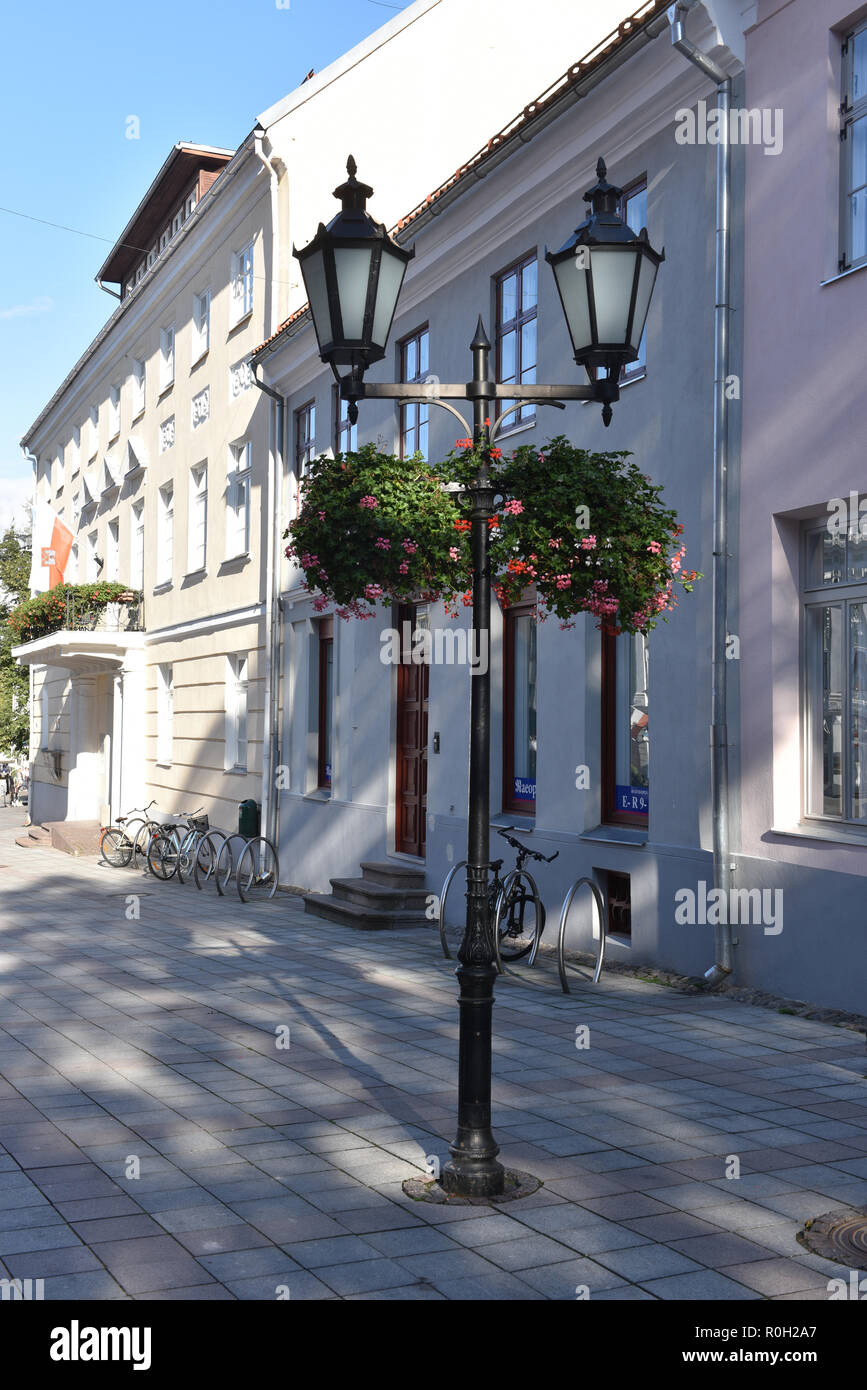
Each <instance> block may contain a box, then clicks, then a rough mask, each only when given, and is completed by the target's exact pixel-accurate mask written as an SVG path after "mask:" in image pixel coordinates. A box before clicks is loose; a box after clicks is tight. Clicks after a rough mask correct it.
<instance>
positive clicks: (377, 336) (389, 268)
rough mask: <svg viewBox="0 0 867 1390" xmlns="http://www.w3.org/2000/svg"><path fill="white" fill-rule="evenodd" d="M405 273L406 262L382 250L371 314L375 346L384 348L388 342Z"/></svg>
mask: <svg viewBox="0 0 867 1390" xmlns="http://www.w3.org/2000/svg"><path fill="white" fill-rule="evenodd" d="M405 274H406V262H405V261H404V260H401V259H400V258H399V257H398V256H391V255H389V253H388V251H385V250H384V251H383V253H382V261H381V263H380V269H379V288H378V290H377V293H376V309H375V311H374V315H373V331H372V341H373V344H374V346H375V347H379V348H384V347H385V345H386V343H387V342H388V334H389V331H390V329H391V321H392V319H393V318H394V311H395V308H396V306H397V297H398V295H399V294H400V287H401V285H402V284H403V277H404V275H405Z"/></svg>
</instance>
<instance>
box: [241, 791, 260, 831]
mask: <svg viewBox="0 0 867 1390" xmlns="http://www.w3.org/2000/svg"><path fill="white" fill-rule="evenodd" d="M238 834H239V835H244V836H246V838H247V839H248V840H250V839H252V837H253V836H254V835H258V834H259V803H258V801H253V800H252V799H248V800H247V801H242V802H241V804H240V806H239V807H238Z"/></svg>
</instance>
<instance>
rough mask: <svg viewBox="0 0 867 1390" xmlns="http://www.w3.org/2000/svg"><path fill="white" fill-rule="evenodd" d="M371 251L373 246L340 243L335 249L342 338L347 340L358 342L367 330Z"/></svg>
mask: <svg viewBox="0 0 867 1390" xmlns="http://www.w3.org/2000/svg"><path fill="white" fill-rule="evenodd" d="M371 252H372V247H366V246H362V247H356V246H341V247H337V248H336V249H335V252H334V266H335V270H336V272H337V293H338V296H339V298H340V313H341V316H342V318H343V337H344V339H345V340H346V341H347V342H359V341H360V340H361V338H362V336H363V333H364V310H365V308H366V306H367V286H368V281H369V278H370V258H371Z"/></svg>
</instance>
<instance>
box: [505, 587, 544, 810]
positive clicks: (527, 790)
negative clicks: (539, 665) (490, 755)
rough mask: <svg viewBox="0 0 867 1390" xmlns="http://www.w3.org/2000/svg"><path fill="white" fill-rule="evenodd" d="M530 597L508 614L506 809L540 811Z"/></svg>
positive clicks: (506, 660)
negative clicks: (537, 806)
mask: <svg viewBox="0 0 867 1390" xmlns="http://www.w3.org/2000/svg"><path fill="white" fill-rule="evenodd" d="M534 603H535V600H534V599H533V598H526V597H525V599H524V601H522V602H521V603H519V604H514V605H513V606H512V607H511V608H507V609H506V611H505V614H504V623H505V634H504V638H505V640H504V668H503V810H504V811H523V812H524V813H528V814H533V812H535V810H536V619H535V617H534V614H533V608H534Z"/></svg>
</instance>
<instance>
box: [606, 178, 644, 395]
mask: <svg viewBox="0 0 867 1390" xmlns="http://www.w3.org/2000/svg"><path fill="white" fill-rule="evenodd" d="M617 211H618V212H619V214H620V216H621V217H622V218H623V220H624V222H625V223H626V224H627V225H628V226H630V227H631V228H632V230H633V231H634V232H640V231H641V229H642V227H646V226H647V178H646V177H643V178H640V179H636V181H635V183H631V184H630V185H629V186H628V187H627V188H625V189H624V190H623V197H622V198H621V199H620V206H619V208H618V209H617ZM646 349H647V325H646V324H645V326H644V332H643V333H642V335H641V342H640V344H639V347H638V358H637V359H636V361H635V362H627V363H626V365H625V366H624V368H623V370H622V371H621V373H620V380H621V382H625V381H635V380H637V378H638V377H640V376H645V375H646V373H647V353H646ZM600 375H601V376H604V375H605V372H604V371H602V372H600Z"/></svg>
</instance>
